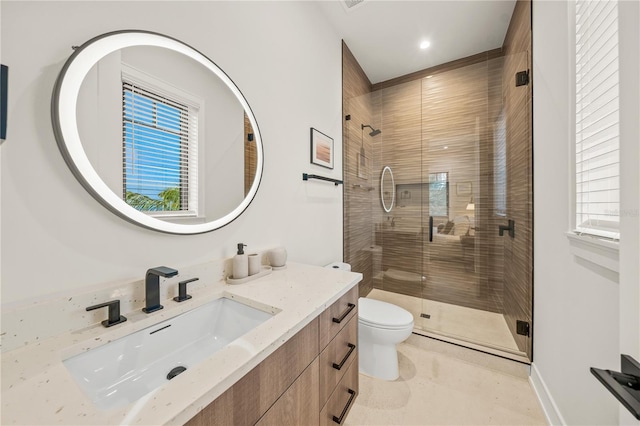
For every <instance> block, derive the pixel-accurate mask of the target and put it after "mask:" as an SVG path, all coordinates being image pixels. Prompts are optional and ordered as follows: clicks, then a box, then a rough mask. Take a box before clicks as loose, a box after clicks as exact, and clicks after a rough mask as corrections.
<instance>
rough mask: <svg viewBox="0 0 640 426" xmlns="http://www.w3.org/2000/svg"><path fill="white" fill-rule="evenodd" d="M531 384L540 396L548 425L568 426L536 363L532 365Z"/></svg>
mask: <svg viewBox="0 0 640 426" xmlns="http://www.w3.org/2000/svg"><path fill="white" fill-rule="evenodd" d="M529 382H531V386H533V390H534V391H535V393H536V395H537V396H538V400H539V401H540V405H542V411H544V415H545V417H546V418H547V423H549V424H550V425H553V426H556V425H557V426H564V425H566V424H567V423H566V422H565V421H564V418H563V417H562V414H560V410H558V406H557V405H556V402H555V401H554V400H553V397H552V396H551V394H550V393H549V389H548V388H547V385H546V384H545V383H544V380H543V379H542V376H540V372H539V371H538V368H537V366H536V364H535V363H532V364H531V376H529Z"/></svg>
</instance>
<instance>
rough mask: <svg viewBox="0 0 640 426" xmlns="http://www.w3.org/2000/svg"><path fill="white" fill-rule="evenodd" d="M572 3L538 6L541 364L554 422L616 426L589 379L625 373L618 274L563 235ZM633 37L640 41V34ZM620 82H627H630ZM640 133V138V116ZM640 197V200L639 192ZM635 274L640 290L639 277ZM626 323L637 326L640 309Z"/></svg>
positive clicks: (614, 412)
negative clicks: (605, 372) (577, 252)
mask: <svg viewBox="0 0 640 426" xmlns="http://www.w3.org/2000/svg"><path fill="white" fill-rule="evenodd" d="M567 5H568V3H567V2H565V1H539V2H534V3H533V88H534V94H533V99H534V111H533V120H534V200H535V205H534V337H533V342H534V350H533V362H534V366H535V370H537V372H538V373H539V375H540V377H541V378H542V380H543V381H544V383H545V384H546V387H547V390H548V395H547V396H548V397H550V398H551V399H552V400H553V401H554V402H555V405H556V408H557V412H556V413H555V414H556V415H557V416H558V417H559V419H558V418H557V417H556V420H559V421H564V422H566V423H567V424H572V425H573V424H581V425H587V424H598V425H603V424H618V419H619V417H618V410H619V404H618V402H617V400H616V399H615V398H614V397H613V396H612V395H611V394H609V392H608V391H607V390H606V389H605V388H604V387H603V386H602V385H601V384H600V383H599V382H598V381H597V380H596V378H595V377H594V376H592V375H591V373H590V372H589V367H599V368H604V369H612V370H617V371H619V369H620V337H619V331H620V325H619V324H620V318H619V312H620V304H621V303H620V299H619V297H620V284H619V281H620V277H619V276H618V274H617V273H614V272H612V271H610V270H608V269H604V268H602V267H600V266H597V265H595V264H593V263H590V262H587V261H585V260H582V259H580V258H578V257H576V256H574V255H573V254H572V252H571V250H570V244H569V240H568V239H567V237H566V235H565V232H567V231H568V230H569V228H570V226H571V225H570V203H571V201H570V200H571V191H572V188H571V184H570V182H571V175H570V174H571V173H572V167H571V163H572V157H571V154H570V143H571V141H572V138H571V137H570V132H571V130H572V128H571V125H570V123H571V120H570V117H571V116H570V114H571V112H570V101H571V96H570V94H571V85H572V84H573V82H572V79H571V78H570V73H571V72H572V70H571V69H570V61H572V53H571V51H570V49H569V40H570V31H571V30H572V28H570V27H569V25H568V22H569V20H568V9H567ZM635 19H636V22H635V27H636V28H637V25H638V22H637V17H636V18H635ZM625 31H626V29H625V28H622V27H621V38H626V37H628V33H627V32H625ZM635 34H636V37H637V31H636V33H635ZM636 43H637V39H636ZM636 49H637V44H636ZM636 54H637V50H636ZM622 66H625V65H624V64H623V65H622ZM636 67H637V57H636ZM625 71H629V70H628V69H626V70H625ZM622 75H623V73H622V72H621V77H622ZM635 79H637V74H635ZM629 81H631V79H630V80H629ZM621 86H622V87H623V88H624V87H627V86H626V85H625V80H624V79H623V80H622V82H621ZM636 87H637V84H636ZM636 103H637V98H636ZM636 114H637V106H636ZM636 120H637V115H636ZM635 134H636V137H637V122H636V133H635ZM637 144H638V141H637V139H636V140H635V141H634V140H632V139H624V140H621V156H622V157H623V158H624V157H625V156H631V157H633V156H635V160H632V161H635V164H638V149H637ZM633 146H635V148H633V149H630V148H632V147H633ZM635 176H636V177H635V181H634V179H629V178H628V177H625V176H624V175H623V177H622V179H621V187H623V188H637V185H638V182H637V180H638V178H637V174H636V175H635ZM625 190H626V189H625ZM637 196H638V195H637V190H636V191H635V197H637ZM635 203H636V204H635V205H636V206H637V198H636V200H635ZM632 205H633V202H632ZM624 220H628V219H624ZM633 220H634V221H635V223H636V225H634V226H635V228H633V226H632V227H631V229H635V230H636V232H637V229H638V228H637V221H638V218H637V211H636V217H635V219H633ZM627 229H629V228H627ZM622 238H624V235H623V237H622ZM634 239H635V241H636V243H635V244H636V246H635V247H633V246H627V248H625V247H624V246H623V245H622V244H621V252H620V259H621V263H620V268H621V270H622V269H623V267H625V265H624V263H623V262H624V258H626V257H627V255H631V257H633V258H635V259H637V258H638V249H637V236H635V237H634ZM624 250H627V251H626V252H625V251H624ZM627 266H628V265H627ZM636 268H637V266H636ZM636 271H637V269H636ZM635 279H636V283H635V286H636V288H637V285H638V284H637V275H636V276H635ZM636 306H637V305H636ZM628 320H629V321H636V322H637V321H638V313H637V311H636V312H635V316H634V317H630V318H628ZM636 331H637V327H636ZM547 408H549V407H547Z"/></svg>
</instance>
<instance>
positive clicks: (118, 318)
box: [87, 299, 127, 327]
mask: <svg viewBox="0 0 640 426" xmlns="http://www.w3.org/2000/svg"><path fill="white" fill-rule="evenodd" d="M105 307H108V308H109V319H106V320H104V321H102V323H101V324H102V325H103V326H105V327H111V326H113V325H116V324H120V323H123V322H125V321H126V320H127V318H126V317H123V316H122V315H120V300H118V299H116V300H110V301H108V302H104V303H100V304H98V305H93V306H89V307H87V311H93V310H95V309H100V308H105Z"/></svg>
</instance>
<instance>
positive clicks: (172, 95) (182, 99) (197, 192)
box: [121, 62, 205, 219]
mask: <svg viewBox="0 0 640 426" xmlns="http://www.w3.org/2000/svg"><path fill="white" fill-rule="evenodd" d="M121 80H122V83H123V85H124V83H125V82H127V83H129V84H133V85H136V86H139V87H141V88H143V89H144V90H146V91H149V92H152V93H154V94H156V95H158V96H163V97H166V98H168V99H170V100H173V101H174V102H176V103H179V104H182V105H184V106H186V107H187V108H188V110H189V121H190V122H191V124H195V126H196V133H197V139H196V140H195V141H194V140H189V142H188V150H189V151H188V154H187V155H188V158H189V159H190V160H189V161H190V164H191V162H194V163H195V167H193V166H191V165H190V166H189V169H188V171H187V174H188V181H187V187H188V202H187V203H188V210H179V211H144V210H140V212H141V213H143V214H146V215H148V216H150V217H153V218H157V219H181V218H184V219H189V218H198V217H201V213H200V212H202V211H203V206H204V194H205V191H204V188H203V184H202V183H201V182H200V177H199V173H198V170H199V169H200V168H201V167H200V166H201V162H202V158H201V157H200V156H199V145H200V141H202V140H204V134H203V133H204V132H203V128H202V125H201V123H202V122H203V120H204V108H205V105H204V104H205V103H204V99H202V98H200V97H198V96H195V95H193V94H191V93H188V92H186V91H184V90H183V89H180V88H178V87H176V86H174V85H172V84H169V83H167V82H165V81H163V80H161V79H159V78H157V77H155V76H153V75H151V74H149V73H146V72H144V71H140V70H138V69H136V68H135V67H133V66H131V65H129V64H126V63H124V62H123V63H122V68H121ZM123 90H124V89H123ZM194 119H195V120H194ZM122 125H123V127H124V117H123V119H122ZM122 143H123V144H124V141H123V142H122ZM123 148H124V147H123ZM122 185H123V200H124V201H125V203H126V200H125V199H124V196H125V195H124V194H125V188H126V186H125V183H124V171H123V181H122Z"/></svg>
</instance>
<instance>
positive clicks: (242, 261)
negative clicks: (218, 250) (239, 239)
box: [233, 243, 249, 280]
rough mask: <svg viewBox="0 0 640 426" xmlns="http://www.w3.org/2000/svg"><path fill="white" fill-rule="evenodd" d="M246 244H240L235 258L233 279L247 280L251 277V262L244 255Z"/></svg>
mask: <svg viewBox="0 0 640 426" xmlns="http://www.w3.org/2000/svg"><path fill="white" fill-rule="evenodd" d="M246 246H247V245H246V244H242V243H238V253H237V254H236V255H235V256H233V279H234V280H237V279H239V278H246V277H247V275H249V260H248V259H247V255H246V254H245V253H244V248H245V247H246Z"/></svg>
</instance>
